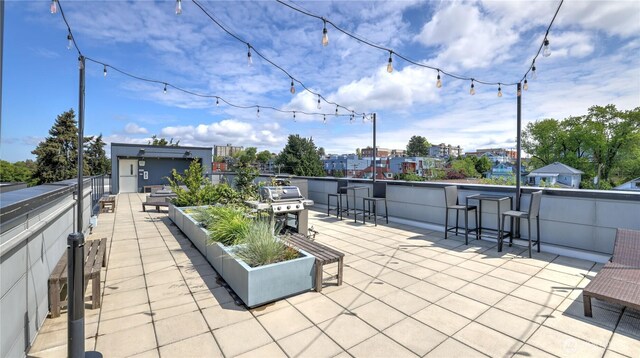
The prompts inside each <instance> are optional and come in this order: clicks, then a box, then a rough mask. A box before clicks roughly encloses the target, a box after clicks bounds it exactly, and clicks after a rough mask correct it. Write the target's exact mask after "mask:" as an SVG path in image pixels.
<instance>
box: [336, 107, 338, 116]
mask: <svg viewBox="0 0 640 358" xmlns="http://www.w3.org/2000/svg"><path fill="white" fill-rule="evenodd" d="M337 115H338V106H336V116H337Z"/></svg>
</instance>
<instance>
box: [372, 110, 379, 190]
mask: <svg viewBox="0 0 640 358" xmlns="http://www.w3.org/2000/svg"><path fill="white" fill-rule="evenodd" d="M377 156H378V150H377V149H376V114H375V113H374V114H373V182H374V183H375V182H376V175H377V174H378V170H377V169H376V168H377V166H376V157H377Z"/></svg>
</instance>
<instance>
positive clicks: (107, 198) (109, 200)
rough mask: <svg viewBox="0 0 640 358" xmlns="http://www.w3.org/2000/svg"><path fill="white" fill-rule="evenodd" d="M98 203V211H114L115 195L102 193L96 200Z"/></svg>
mask: <svg viewBox="0 0 640 358" xmlns="http://www.w3.org/2000/svg"><path fill="white" fill-rule="evenodd" d="M98 202H99V203H100V212H101V213H106V212H112V213H113V212H115V211H116V196H115V195H104V196H103V197H101V198H100V200H98Z"/></svg>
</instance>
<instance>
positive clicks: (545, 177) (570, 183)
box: [527, 162, 584, 189]
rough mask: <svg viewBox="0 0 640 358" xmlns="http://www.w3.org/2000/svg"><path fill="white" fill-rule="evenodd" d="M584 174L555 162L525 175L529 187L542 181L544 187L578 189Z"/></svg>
mask: <svg viewBox="0 0 640 358" xmlns="http://www.w3.org/2000/svg"><path fill="white" fill-rule="evenodd" d="M582 174H584V172H582V171H580V170H578V169H576V168H572V167H570V166H568V165H566V164H562V163H559V162H555V163H553V164H549V165H547V166H544V167H542V168H538V169H536V170H532V171H531V173H529V175H527V178H528V183H529V185H535V186H539V185H540V183H541V182H542V181H544V183H545V184H546V185H556V184H557V185H560V186H564V187H567V188H575V189H578V188H579V187H580V181H581V180H582Z"/></svg>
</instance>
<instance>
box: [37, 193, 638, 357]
mask: <svg viewBox="0 0 640 358" xmlns="http://www.w3.org/2000/svg"><path fill="white" fill-rule="evenodd" d="M144 197H145V195H143V194H120V195H118V201H117V207H116V211H115V213H114V214H111V213H107V214H101V215H100V217H99V224H98V227H97V228H95V229H94V230H93V234H92V235H90V237H89V238H88V239H99V238H102V237H107V238H108V240H109V245H108V246H109V251H108V253H107V258H108V264H107V267H106V269H103V273H102V278H103V285H104V286H103V289H102V293H103V301H102V307H101V308H100V309H95V310H92V309H87V310H86V311H85V315H86V318H85V320H86V324H85V334H86V341H85V342H86V344H85V347H86V350H87V351H93V350H95V351H98V352H100V353H102V355H103V356H104V357H130V356H131V357H133V356H135V357H159V356H162V357H205V356H206V357H212V356H224V357H233V356H245V357H286V356H288V357H336V356H341V357H348V356H356V357H404V356H407V357H412V356H428V357H475V356H492V357H502V356H526V357H552V356H558V357H581V358H585V357H624V356H627V357H639V356H640V312H638V311H634V310H631V309H623V308H622V307H621V306H617V305H610V304H606V303H603V302H600V301H597V300H596V301H594V308H593V318H587V317H584V316H583V313H582V312H583V311H582V307H583V306H582V296H581V288H582V287H584V286H585V285H586V284H587V283H588V282H589V280H590V278H591V277H593V275H595V273H596V272H597V271H598V269H600V268H601V267H602V265H600V264H596V263H594V262H588V261H584V260H577V259H572V258H568V257H562V256H557V255H551V254H546V253H542V254H538V253H535V254H534V258H533V259H529V258H526V257H525V256H520V255H526V252H525V249H524V248H520V247H517V248H507V250H505V252H502V253H498V252H496V251H497V250H496V245H495V243H492V242H489V241H484V240H480V241H476V240H473V241H472V242H470V245H468V246H466V245H464V238H463V237H455V236H453V237H450V238H449V239H448V240H444V239H443V233H442V232H437V231H430V230H425V229H419V228H415V227H411V226H406V225H398V224H389V225H378V226H377V227H374V226H373V224H366V225H363V224H360V223H358V224H354V223H353V221H352V220H348V219H347V220H344V221H337V220H336V219H335V218H333V217H331V218H328V217H327V216H326V215H325V214H324V213H322V212H318V211H312V212H310V222H311V225H313V226H314V228H315V229H316V230H317V231H318V232H319V234H318V235H317V237H316V240H317V241H319V242H322V243H325V244H328V245H330V246H332V247H335V248H337V249H339V250H341V251H343V252H345V253H346V257H345V268H344V284H343V285H342V286H335V284H333V283H331V284H328V285H326V286H325V288H324V289H323V291H322V293H316V292H308V293H304V294H301V295H297V296H294V297H291V298H288V299H286V300H281V301H279V302H276V303H272V304H269V305H266V306H263V307H258V308H255V309H252V310H247V309H246V308H244V307H243V306H238V305H236V304H235V303H234V301H233V298H232V296H231V295H230V294H229V293H228V292H227V290H226V289H225V288H224V287H222V286H221V285H220V282H219V280H218V277H217V274H216V272H215V271H214V270H213V269H212V268H211V267H210V266H209V264H208V263H207V261H206V260H205V258H204V257H203V256H202V255H201V254H200V253H199V252H198V251H197V250H196V249H195V248H194V247H193V246H192V245H191V243H190V242H189V240H188V239H187V238H186V237H185V236H184V235H183V234H182V233H181V232H180V231H179V230H178V229H177V227H176V226H174V225H173V224H172V223H171V221H170V220H169V219H168V217H167V214H166V212H162V213H157V212H155V211H151V212H146V213H145V212H142V208H141V200H143V199H144ZM334 266H335V265H334ZM330 268H331V267H330ZM66 326H67V317H66V315H65V314H63V315H62V316H61V317H59V318H55V319H51V318H49V319H47V320H46V321H45V323H44V325H43V327H42V329H41V330H40V333H39V334H38V336H37V338H36V341H35V343H34V344H33V346H32V347H31V349H30V351H29V356H31V357H63V356H65V355H66V336H67V333H66Z"/></svg>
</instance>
